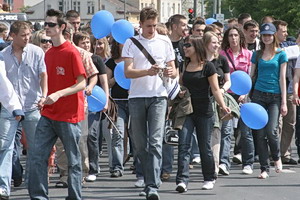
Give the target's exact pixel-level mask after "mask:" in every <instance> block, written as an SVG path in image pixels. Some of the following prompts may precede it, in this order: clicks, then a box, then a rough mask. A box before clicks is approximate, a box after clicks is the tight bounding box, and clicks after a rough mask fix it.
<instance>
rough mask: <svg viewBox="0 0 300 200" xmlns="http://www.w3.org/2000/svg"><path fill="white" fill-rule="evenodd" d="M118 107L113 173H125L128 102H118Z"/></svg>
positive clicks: (114, 134)
mask: <svg viewBox="0 0 300 200" xmlns="http://www.w3.org/2000/svg"><path fill="white" fill-rule="evenodd" d="M116 104H117V105H118V118H117V122H116V127H117V128H118V130H119V132H118V131H116V129H115V128H114V129H113V134H112V140H111V143H112V144H111V146H112V169H111V171H120V172H123V170H124V167H123V157H124V133H125V131H127V124H128V119H129V108H128V100H116Z"/></svg>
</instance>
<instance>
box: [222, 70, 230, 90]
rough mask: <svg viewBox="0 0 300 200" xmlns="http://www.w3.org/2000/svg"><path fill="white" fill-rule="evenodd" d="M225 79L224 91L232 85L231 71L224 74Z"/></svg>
mask: <svg viewBox="0 0 300 200" xmlns="http://www.w3.org/2000/svg"><path fill="white" fill-rule="evenodd" d="M224 80H225V83H224V85H223V89H224V90H223V91H224V92H226V91H227V90H229V88H230V87H231V80H230V73H225V74H224Z"/></svg>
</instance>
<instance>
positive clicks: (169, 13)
mask: <svg viewBox="0 0 300 200" xmlns="http://www.w3.org/2000/svg"><path fill="white" fill-rule="evenodd" d="M170 16H171V8H170V3H168V17H170Z"/></svg>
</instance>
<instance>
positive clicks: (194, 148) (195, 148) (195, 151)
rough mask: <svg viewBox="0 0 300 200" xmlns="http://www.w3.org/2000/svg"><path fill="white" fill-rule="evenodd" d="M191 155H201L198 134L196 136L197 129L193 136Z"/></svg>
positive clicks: (194, 156)
mask: <svg viewBox="0 0 300 200" xmlns="http://www.w3.org/2000/svg"><path fill="white" fill-rule="evenodd" d="M191 155H192V159H194V158H196V157H199V156H200V152H199V148H198V141H197V136H196V132H195V131H194V133H193V136H192V149H191Z"/></svg>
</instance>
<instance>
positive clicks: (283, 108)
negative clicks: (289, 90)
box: [279, 63, 288, 116]
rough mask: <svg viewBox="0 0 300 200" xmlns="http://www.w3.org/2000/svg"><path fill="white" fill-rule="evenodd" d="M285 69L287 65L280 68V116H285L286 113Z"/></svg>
mask: <svg viewBox="0 0 300 200" xmlns="http://www.w3.org/2000/svg"><path fill="white" fill-rule="evenodd" d="M286 67H287V63H282V64H281V66H280V80H279V81H280V90H281V110H280V111H281V115H282V116H285V115H286V114H287V112H288V110H287V105H286Z"/></svg>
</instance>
